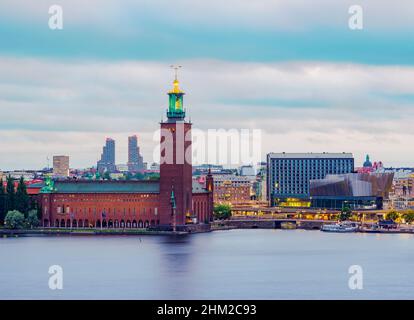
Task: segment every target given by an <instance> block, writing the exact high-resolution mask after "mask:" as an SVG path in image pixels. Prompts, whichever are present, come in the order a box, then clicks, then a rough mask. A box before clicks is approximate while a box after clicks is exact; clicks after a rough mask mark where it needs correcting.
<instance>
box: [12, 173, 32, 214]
mask: <svg viewBox="0 0 414 320" xmlns="http://www.w3.org/2000/svg"><path fill="white" fill-rule="evenodd" d="M15 209H16V210H18V211H20V212H22V213H23V214H24V215H25V216H26V217H27V213H28V211H29V209H30V197H29V195H28V194H27V188H26V184H25V183H24V179H23V177H21V178H20V181H19V184H18V186H17V191H16V195H15Z"/></svg>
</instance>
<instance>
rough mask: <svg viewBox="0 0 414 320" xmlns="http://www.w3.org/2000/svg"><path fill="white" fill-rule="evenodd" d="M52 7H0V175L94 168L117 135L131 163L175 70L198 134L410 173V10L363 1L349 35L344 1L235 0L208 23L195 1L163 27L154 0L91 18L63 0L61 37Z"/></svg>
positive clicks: (150, 143)
mask: <svg viewBox="0 0 414 320" xmlns="http://www.w3.org/2000/svg"><path fill="white" fill-rule="evenodd" d="M215 1H216V0H215ZM214 3H215V2H214ZM380 4H382V5H380ZM49 5H50V4H49V3H48V2H47V1H37V2H36V5H34V3H24V5H23V2H21V1H3V2H2V3H1V4H0V9H1V10H0V17H1V21H2V22H1V23H0V34H1V35H2V39H4V40H3V41H2V43H1V44H0V70H2V72H1V73H0V97H1V109H2V114H3V121H2V126H1V128H0V150H2V152H3V153H4V154H8V155H9V157H2V158H1V159H0V170H11V169H36V168H42V167H45V164H46V158H47V156H49V157H51V156H52V155H53V154H68V155H70V157H71V165H72V166H73V167H75V168H82V167H89V166H91V164H92V163H94V162H95V161H97V160H98V157H99V154H100V146H101V141H102V140H103V139H104V137H106V136H111V137H112V138H113V139H114V140H117V141H119V144H118V145H117V148H118V153H119V155H120V157H119V162H120V163H126V162H127V141H124V140H125V139H124V137H126V136H128V135H129V133H130V132H137V133H138V134H139V135H140V145H141V152H142V155H143V157H144V159H152V155H153V150H154V148H155V145H156V141H154V140H153V136H154V132H155V131H156V130H157V126H156V125H155V122H156V121H154V120H159V119H161V118H162V116H163V113H164V110H165V108H166V103H165V100H164V99H163V97H162V96H160V95H159V92H165V90H166V88H168V85H169V83H168V81H166V79H169V76H170V74H171V71H170V70H169V68H168V67H169V65H170V64H171V63H179V64H181V65H183V66H184V68H183V69H182V71H180V79H181V80H182V83H183V84H184V86H183V89H184V90H185V91H187V92H189V93H191V95H189V97H188V100H187V110H188V113H189V116H191V117H193V118H197V119H199V121H197V128H199V129H201V130H208V129H221V128H223V129H231V128H235V129H243V128H247V129H260V130H262V141H263V145H262V148H261V149H262V159H263V160H264V159H265V157H266V154H267V153H269V152H352V153H353V154H354V156H355V158H356V159H362V158H363V157H364V156H365V155H366V154H370V155H372V157H373V158H374V159H380V160H382V161H383V162H384V164H385V165H386V166H389V167H390V166H393V167H403V166H404V167H414V151H413V150H412V149H410V148H409V146H410V145H411V144H412V141H413V139H414V129H413V127H412V125H411V123H412V122H413V119H414V113H413V110H414V108H413V105H414V99H413V97H414V89H413V88H412V86H411V83H413V81H414V58H413V57H414V45H413V44H412V42H411V41H407V39H410V37H411V36H412V31H410V30H413V28H412V26H413V24H414V23H413V21H412V19H410V13H412V10H413V6H412V5H410V4H408V3H406V4H403V5H400V6H398V7H397V6H395V7H391V8H390V7H389V6H388V5H386V2H385V1H372V0H370V1H364V5H363V8H364V11H365V12H366V14H365V16H364V17H365V20H364V21H365V23H364V29H363V30H360V31H352V30H350V29H349V28H348V24H347V23H348V18H349V13H348V8H349V3H348V2H347V1H336V2H335V4H329V3H327V2H326V1H322V0H319V1H316V2H313V3H312V4H309V5H304V4H301V5H300V6H297V1H278V3H277V4H276V3H273V2H271V1H264V2H263V3H261V5H255V4H251V3H247V2H246V3H243V2H242V3H240V5H238V6H237V9H235V5H234V3H233V1H229V2H226V3H225V4H223V3H220V5H219V6H218V7H217V8H218V9H217V11H216V12H215V13H214V19H212V17H211V15H212V13H206V10H204V9H205V5H204V4H200V5H199V6H192V9H191V10H182V12H181V14H180V15H179V17H180V18H178V16H177V17H173V18H171V17H169V18H171V19H166V21H165V22H163V21H164V20H163V18H165V14H166V13H165V12H163V10H161V8H162V4H161V2H159V1H152V2H151V3H150V4H149V3H145V5H144V3H140V2H138V4H136V3H133V2H129V1H128V2H125V4H123V5H122V6H121V5H119V4H115V3H114V2H111V1H107V2H105V3H103V4H102V3H100V4H99V13H98V12H97V11H96V10H95V7H97V6H98V4H97V2H95V1H90V2H88V4H87V5H85V4H82V5H79V2H77V1H70V2H69V1H62V7H63V14H64V27H63V30H50V29H49V28H48V26H47V20H48V18H49V15H48V6H49ZM176 5H177V9H179V8H187V5H188V1H187V0H179V1H177V2H176ZM308 6H312V8H314V7H320V8H324V10H320V11H319V10H316V11H315V10H313V11H312V10H310V8H309V7H308ZM299 8H300V9H299ZM3 9H4V10H3ZM114 9H116V10H114ZM310 11H312V14H310V13H309V12H310ZM127 12H128V14H127ZM326 12H329V14H327V13H326ZM6 13H7V17H6V16H5V15H6ZM256 14H257V15H256ZM28 17H30V19H29V18H28ZM257 17H260V19H259V18H257ZM396 17H398V19H397V18H396ZM392 18H395V19H392ZM211 19H212V20H214V21H215V22H214V25H212V22H211V21H212V20H211ZM390 19H392V20H393V21H394V23H393V24H392V25H389V24H388V23H387V21H389V20H390ZM86 22H87V23H88V25H91V27H90V28H86V29H85V28H84V25H85V23H86ZM189 24H191V26H192V29H191V30H192V31H191V32H190V31H189V30H188V29H187V27H188V25H189ZM119 25H123V26H124V27H123V28H118V26H119ZM92 26H93V27H92ZM113 26H117V28H112V27H113ZM206 26H207V27H208V28H204V27H206ZM15 39H22V41H16V40H15ZM102 39H104V41H103V40H102ZM309 39H312V41H309ZM144 43H146V44H148V43H150V45H144ZM177 44H178V45H179V47H180V48H185V50H177V49H176V46H177ZM253 44H254V46H252V45H253ZM328 44H329V46H328ZM247 89H248V90H247ZM28 155H30V156H28ZM148 162H149V163H150V162H152V161H150V160H148Z"/></svg>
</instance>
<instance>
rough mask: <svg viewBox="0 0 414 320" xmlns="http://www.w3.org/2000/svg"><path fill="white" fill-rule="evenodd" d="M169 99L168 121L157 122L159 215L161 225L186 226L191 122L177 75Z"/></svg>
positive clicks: (189, 198) (189, 207)
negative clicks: (159, 133) (186, 113)
mask: <svg viewBox="0 0 414 320" xmlns="http://www.w3.org/2000/svg"><path fill="white" fill-rule="evenodd" d="M176 71H177V68H176ZM168 96H169V107H168V110H167V120H166V121H163V122H161V123H160V125H161V140H160V142H161V154H160V156H161V157H160V213H159V215H160V224H162V225H168V226H171V227H173V228H174V227H175V226H182V225H185V224H186V217H187V218H188V217H191V216H192V164H191V123H190V122H187V121H186V120H185V109H184V107H183V96H184V92H183V91H181V90H180V87H179V82H178V79H177V72H176V74H175V80H174V82H173V89H172V90H171V91H169V92H168Z"/></svg>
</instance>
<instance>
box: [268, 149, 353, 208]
mask: <svg viewBox="0 0 414 320" xmlns="http://www.w3.org/2000/svg"><path fill="white" fill-rule="evenodd" d="M353 171H354V157H353V155H352V154H351V153H269V154H268V155H267V198H268V201H269V202H270V204H271V205H273V206H278V205H280V206H298V207H303V206H310V201H309V198H310V193H309V181H310V180H314V179H324V178H325V177H326V175H327V174H345V173H351V172H353Z"/></svg>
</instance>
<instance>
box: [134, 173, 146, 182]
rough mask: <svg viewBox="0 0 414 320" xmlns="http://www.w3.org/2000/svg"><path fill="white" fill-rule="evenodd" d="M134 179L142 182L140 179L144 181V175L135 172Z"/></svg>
mask: <svg viewBox="0 0 414 320" xmlns="http://www.w3.org/2000/svg"><path fill="white" fill-rule="evenodd" d="M134 179H137V180H142V179H144V174H143V173H142V172H136V173H135V174H134Z"/></svg>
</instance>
